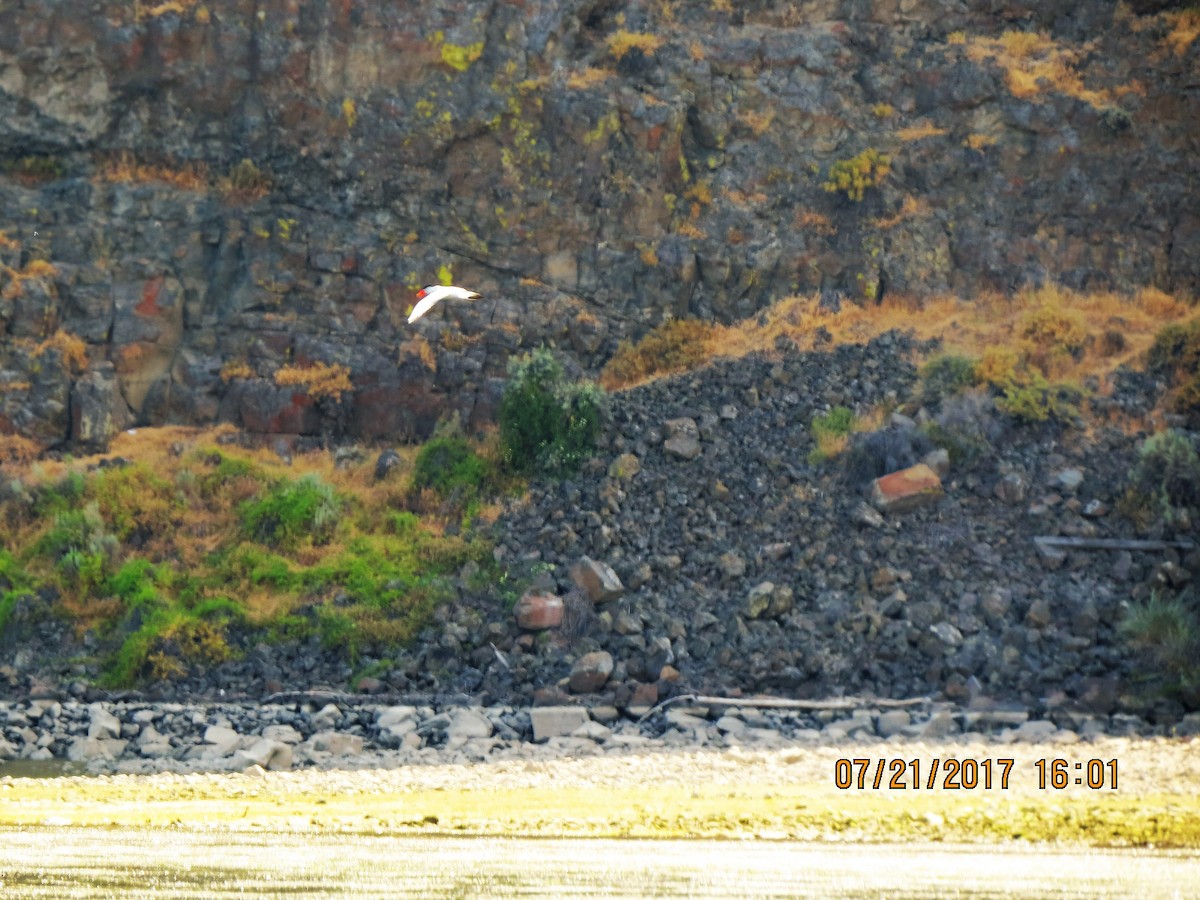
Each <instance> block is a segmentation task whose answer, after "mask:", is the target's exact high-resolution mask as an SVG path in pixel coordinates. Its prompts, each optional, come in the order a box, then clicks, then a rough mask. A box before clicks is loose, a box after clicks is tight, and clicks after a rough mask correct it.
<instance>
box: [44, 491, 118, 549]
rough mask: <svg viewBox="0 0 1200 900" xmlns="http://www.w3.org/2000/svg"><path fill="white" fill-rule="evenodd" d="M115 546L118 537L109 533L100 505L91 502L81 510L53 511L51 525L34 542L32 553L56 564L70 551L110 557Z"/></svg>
mask: <svg viewBox="0 0 1200 900" xmlns="http://www.w3.org/2000/svg"><path fill="white" fill-rule="evenodd" d="M117 547H118V542H117V539H116V538H115V537H114V536H113V535H111V534H109V533H108V530H107V529H106V527H105V525H104V519H103V518H101V516H100V510H99V508H98V507H97V505H96V503H95V502H92V503H89V504H87V505H86V506H84V507H83V508H82V509H73V510H69V511H67V512H60V513H56V514H55V515H54V518H53V520H52V524H51V526H50V528H49V529H48V530H47V531H46V532H45V533H44V534H42V536H41V537H40V538H38V540H37V541H35V542H34V544H33V547H32V553H33V554H34V555H35V556H44V557H46V558H48V559H49V560H50V561H51V562H52V563H54V564H56V565H57V564H58V563H59V562H60V561H62V559H63V558H64V557H65V556H66V555H67V554H68V553H70V552H72V551H75V552H77V553H83V554H87V555H95V556H103V557H104V558H106V559H113V558H115V556H116V553H117Z"/></svg>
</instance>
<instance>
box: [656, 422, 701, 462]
mask: <svg viewBox="0 0 1200 900" xmlns="http://www.w3.org/2000/svg"><path fill="white" fill-rule="evenodd" d="M664 428H665V431H666V437H665V439H664V440H663V450H664V451H666V453H667V454H668V455H670V456H673V457H675V458H676V459H685V460H690V459H695V458H696V457H697V456H699V455H700V451H701V448H700V429H699V427H698V426H697V425H696V420H695V419H692V418H689V417H686V416H685V417H681V418H678V419H668V420H667V422H666V423H665V426H664Z"/></svg>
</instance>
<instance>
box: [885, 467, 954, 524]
mask: <svg viewBox="0 0 1200 900" xmlns="http://www.w3.org/2000/svg"><path fill="white" fill-rule="evenodd" d="M942 493H943V492H942V480H941V479H940V478H938V477H937V473H935V472H934V471H933V469H931V468H929V466H927V465H925V463H917V464H916V465H915V466H909V467H908V468H907V469H901V470H900V471H899V472H892V473H891V474H890V475H884V476H883V477H882V478H876V479H875V480H874V481H873V482H872V483H871V503H872V504H874V506H875V508H876V509H878V510H879V511H880V512H885V513H903V512H908V511H910V510H913V509H917V508H919V507H922V506H928V505H930V504H932V503H936V502H937V501H938V500H940V499H941V497H942Z"/></svg>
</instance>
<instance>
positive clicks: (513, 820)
mask: <svg viewBox="0 0 1200 900" xmlns="http://www.w3.org/2000/svg"><path fill="white" fill-rule="evenodd" d="M1195 751H1196V742H1195V741H1194V740H1192V739H1164V738H1156V739H1139V738H1102V739H1097V740H1095V741H1092V742H1088V743H1079V744H1073V745H1070V746H1066V747H1064V746H1054V745H1048V744H1028V743H1025V744H1002V743H998V742H986V743H979V742H975V743H965V742H964V743H955V742H937V743H930V742H915V741H874V742H861V743H854V744H842V745H838V746H795V747H788V748H783V749H771V750H753V749H738V748H734V749H726V750H704V749H674V750H666V749H662V750H657V751H654V752H645V751H641V752H636V753H633V752H631V753H628V754H613V753H610V754H606V755H603V756H589V757H582V758H577V757H565V758H557V759H551V758H538V759H507V760H501V761H496V762H483V763H474V764H462V763H458V764H442V765H404V766H398V767H394V768H363V769H342V768H332V769H315V768H314V769H303V770H293V771H283V772H265V771H261V770H251V771H250V772H249V773H246V774H227V773H192V774H173V773H164V774H157V775H102V776H70V777H63V778H53V779H31V778H0V801H2V802H0V827H11V826H21V825H26V826H32V825H45V824H57V825H64V826H65V825H93V826H105V827H114V826H121V827H182V828H205V829H214V828H215V829H230V830H267V831H272V830H278V831H295V830H311V829H319V830H328V829H333V830H338V831H348V832H357V831H365V832H372V833H423V834H443V833H452V834H481V835H482V834H486V835H492V836H500V835H543V836H563V835H587V836H597V837H598V836H661V837H668V836H669V837H678V836H689V835H691V836H709V837H711V836H723V837H739V838H745V837H758V838H772V839H801V840H807V839H838V840H846V839H867V840H899V839H905V840H906V839H915V838H922V839H932V840H968V841H975V840H983V841H1000V840H1014V839H1016V840H1033V841H1067V842H1082V843H1087V844H1092V845H1097V846H1158V847H1186V848H1200V754H1197V753H1196V752H1195ZM839 759H847V760H852V761H853V760H862V759H865V760H869V764H868V765H867V766H866V767H865V781H864V788H863V789H861V790H860V789H858V787H857V784H856V783H855V784H852V785H851V787H850V788H848V789H840V788H839V787H838V786H837V784H836V783H835V779H836V777H837V775H838V772H839V766H838V760H839ZM935 759H936V760H938V763H939V766H940V769H939V771H940V772H943V773H944V772H945V771H946V770H947V769H948V768H957V769H958V771H959V772H960V777H961V772H962V771H963V766H962V764H963V763H964V762H966V761H968V760H971V761H973V762H974V767H975V768H977V769H978V770H979V771H980V773H982V772H983V771H985V768H984V763H985V762H986V761H990V767H991V773H992V787H991V788H990V789H988V788H986V787H984V785H983V777H982V774H980V777H979V783H978V786H977V787H976V788H975V789H965V788H962V787H960V788H958V789H954V788H952V787H949V788H948V787H947V786H946V783H945V781H944V778H943V777H941V776H939V777H938V779H937V780H936V782H935V783H934V785H933V787H932V788H929V786H928V785H929V781H928V773H929V772H930V771H931V769H932V766H933V763H934V760H935ZM1055 759H1060V760H1064V761H1065V769H1064V771H1066V772H1068V773H1069V778H1068V781H1069V783H1068V785H1067V786H1066V787H1065V788H1063V789H1061V790H1059V789H1055V788H1054V787H1052V786H1051V784H1050V783H1049V782H1050V780H1051V778H1052V772H1053V760H1055ZM881 760H882V761H883V770H884V775H883V778H882V779H881V784H880V788H879V789H875V788H874V786H873V784H872V782H873V780H874V776H875V772H876V770H877V769H879V763H880V761H881ZM913 760H916V761H917V766H913V765H912V761H913ZM948 760H957V761H958V766H957V767H956V766H954V765H953V764H951V765H949V766H948V765H947V761H948ZM1007 760H1012V764H1011V766H1008V765H1007V763H1006V762H1005V761H1007ZM1039 760H1048V762H1047V763H1046V764H1045V767H1044V768H1045V771H1046V779H1047V785H1046V786H1045V787H1043V786H1041V784H1040V783H1039V768H1038V761H1039ZM1089 760H1099V761H1100V762H1099V764H1093V766H1092V768H1091V773H1092V774H1093V775H1094V776H1098V775H1100V774H1103V776H1104V777H1106V778H1107V777H1110V776H1111V773H1112V772H1113V769H1114V766H1113V765H1112V763H1111V761H1112V760H1116V765H1115V769H1116V772H1117V788H1116V790H1113V789H1112V788H1111V787H1110V786H1109V785H1108V784H1105V785H1104V786H1103V787H1101V788H1098V789H1091V788H1089V787H1087V786H1086V778H1087V773H1088V771H1089V766H1088V761H1089ZM1076 763H1079V769H1078V770H1076V768H1075V764H1076ZM1098 765H1099V766H1102V769H1100V768H1098V767H1097V766H1098ZM1002 767H1003V768H1004V769H1005V770H1006V771H1007V782H1006V785H1005V786H1003V787H1002V786H1001V785H1000V783H999V782H1000V772H1001V769H1002ZM966 768H967V770H968V771H969V770H970V768H971V765H970V764H969V763H968V765H967V767H966ZM914 769H915V770H917V772H919V773H921V777H920V780H919V781H916V780H915V779H914V775H915V773H914ZM860 770H864V767H862V766H861V765H860V764H854V763H851V764H850V767H849V768H848V767H847V764H842V766H841V767H840V771H841V774H842V775H843V776H844V775H845V774H846V773H847V772H848V771H849V772H851V773H852V777H853V778H855V779H856V778H857V773H858V771H860ZM897 772H899V773H901V776H900V777H902V778H903V779H904V786H903V787H900V788H889V787H888V784H887V782H888V781H889V780H890V779H891V776H892V775H893V774H896V773H897ZM1077 772H1078V773H1082V774H1080V775H1078V777H1080V779H1081V780H1082V781H1083V782H1084V783H1083V784H1075V783H1074V779H1075V778H1076V777H1077V775H1076V773H1077Z"/></svg>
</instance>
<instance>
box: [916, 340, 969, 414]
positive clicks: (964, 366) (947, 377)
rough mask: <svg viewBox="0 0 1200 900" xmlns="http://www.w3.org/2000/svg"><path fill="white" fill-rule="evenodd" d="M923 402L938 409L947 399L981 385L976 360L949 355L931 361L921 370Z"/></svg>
mask: <svg viewBox="0 0 1200 900" xmlns="http://www.w3.org/2000/svg"><path fill="white" fill-rule="evenodd" d="M921 381H922V384H921V402H922V403H924V404H925V405H926V406H932V407H937V406H940V405H941V403H942V401H943V400H945V399H946V398H947V397H952V396H953V395H955V394H957V393H958V392H959V391H962V390H965V389H966V388H969V387H974V386H975V385H976V384H978V383H979V381H978V379H977V378H976V377H975V360H972V359H967V357H965V356H957V355H955V354H952V353H947V354H945V355H944V356H938V357H935V358H934V359H931V360H930V361H929V362H927V363H926V364H925V367H924V368H923V369H922V370H921Z"/></svg>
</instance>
